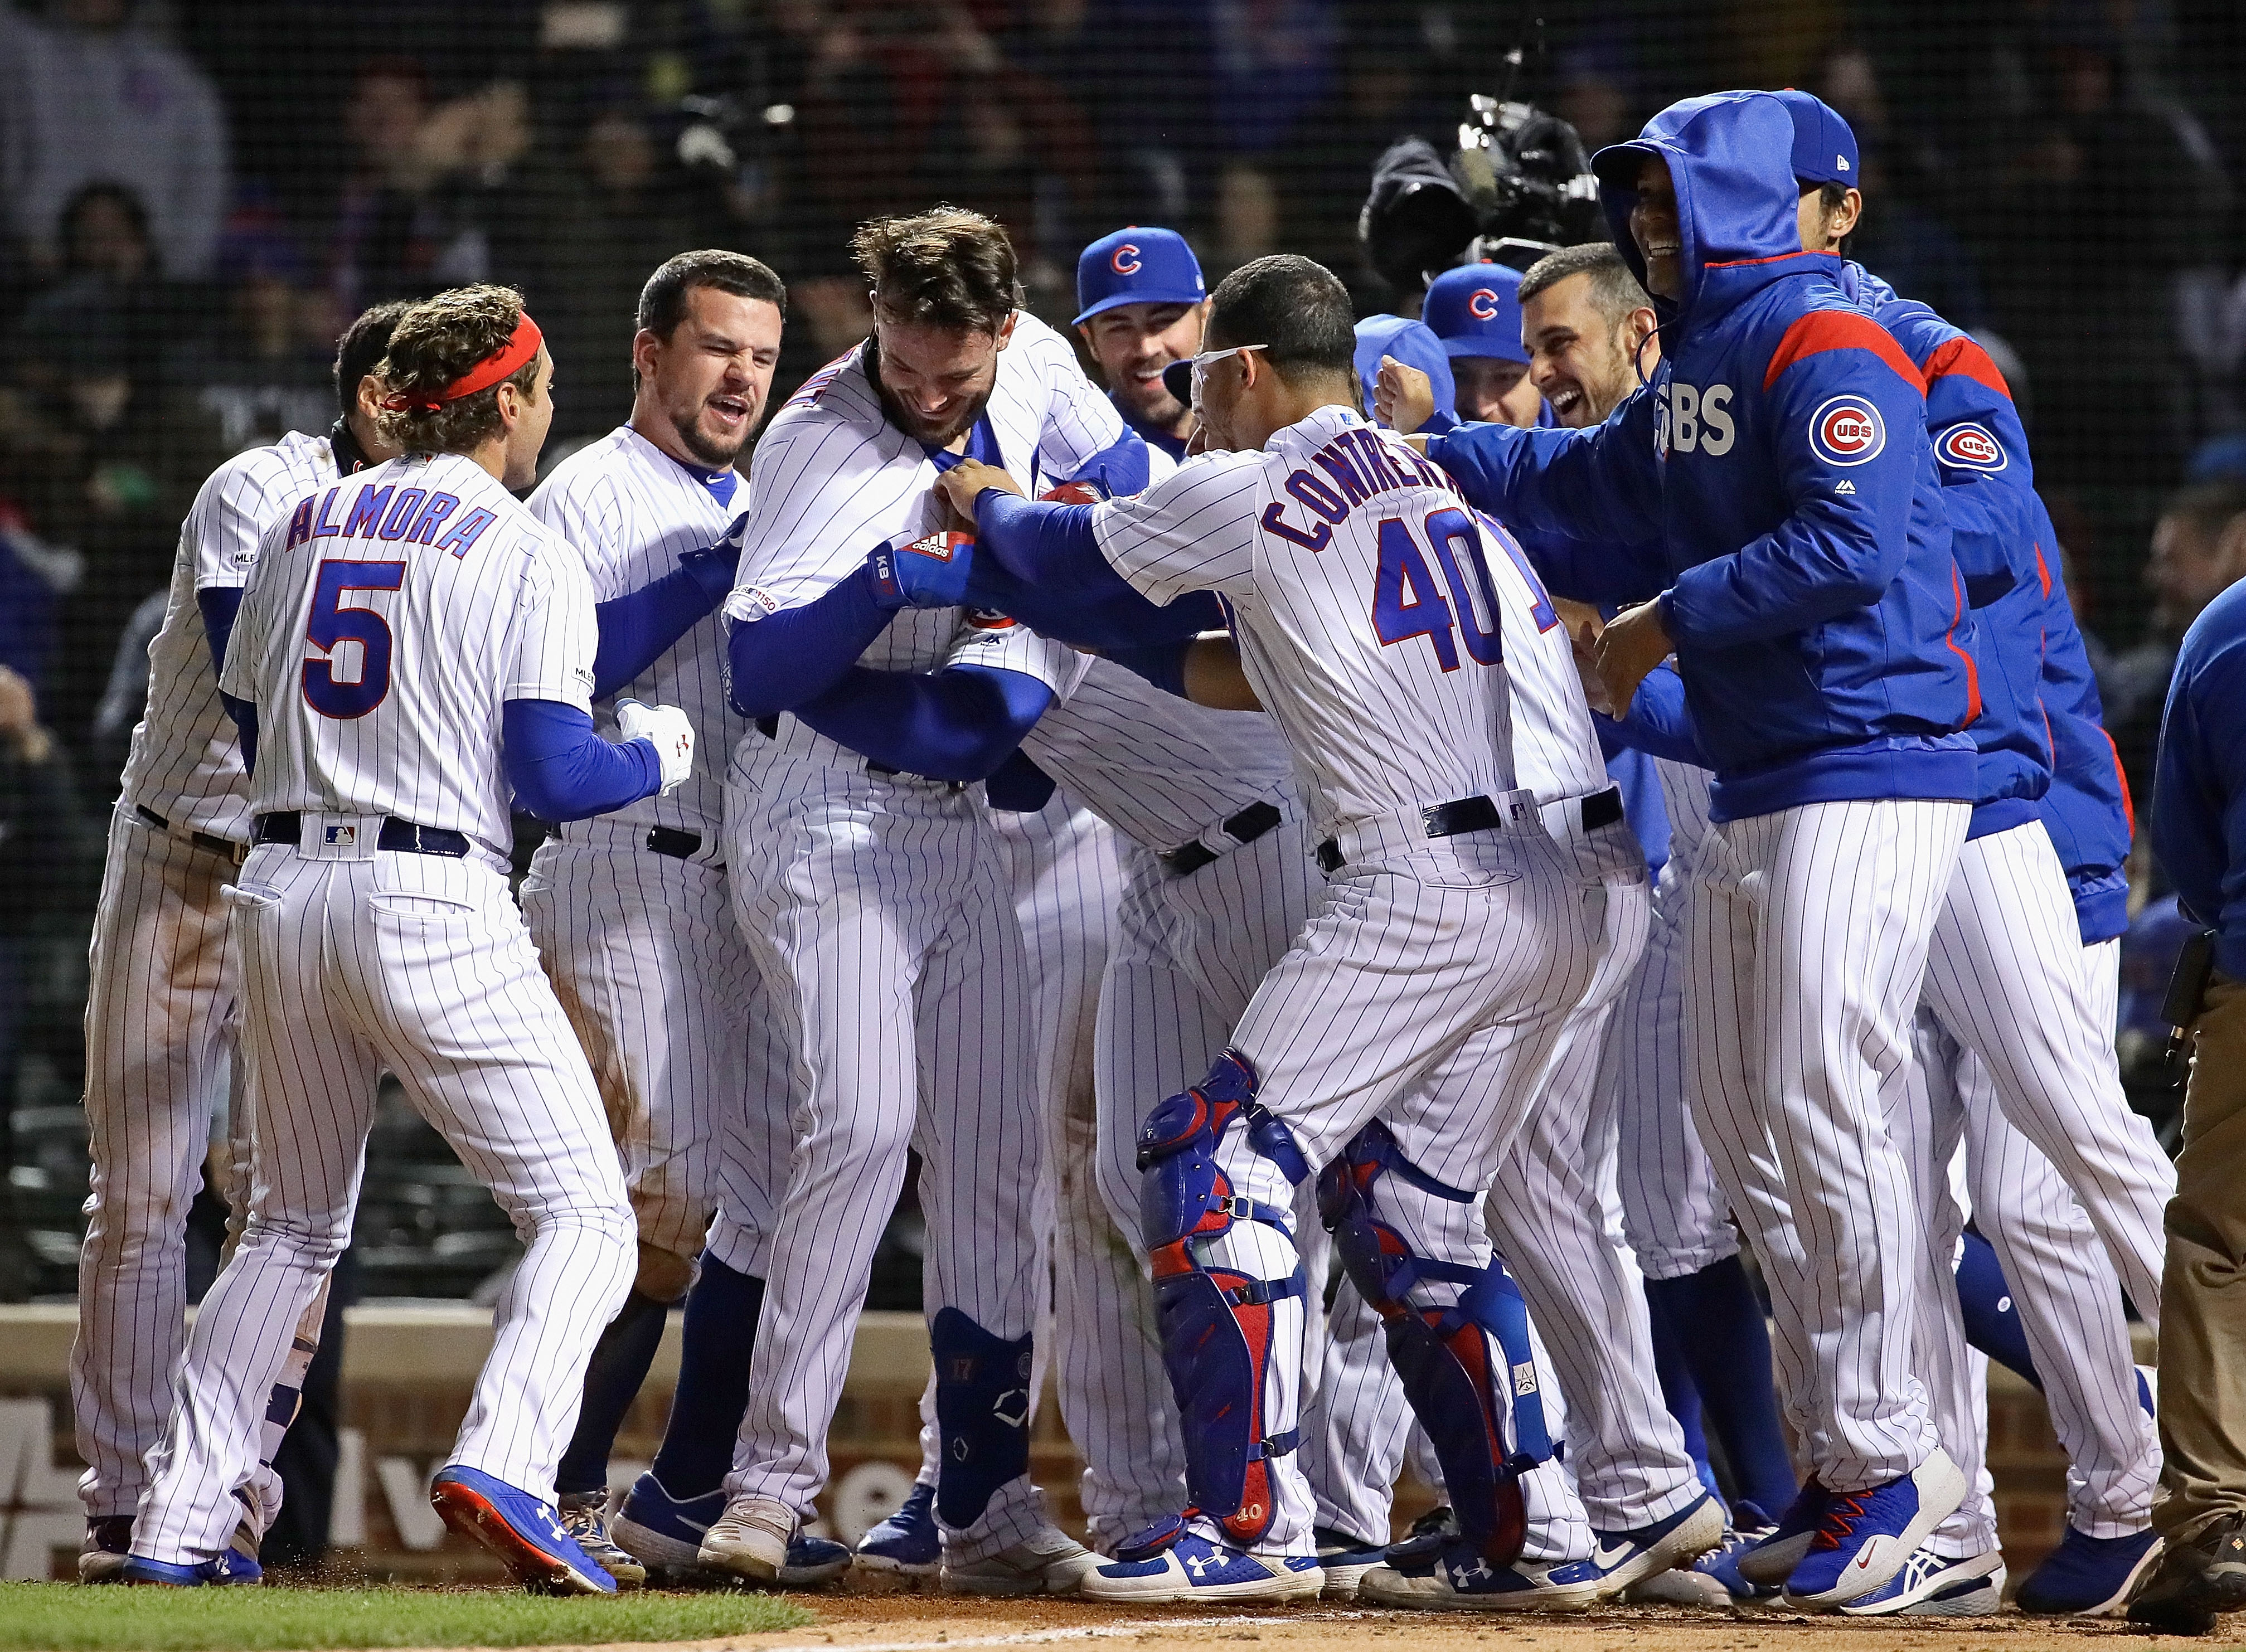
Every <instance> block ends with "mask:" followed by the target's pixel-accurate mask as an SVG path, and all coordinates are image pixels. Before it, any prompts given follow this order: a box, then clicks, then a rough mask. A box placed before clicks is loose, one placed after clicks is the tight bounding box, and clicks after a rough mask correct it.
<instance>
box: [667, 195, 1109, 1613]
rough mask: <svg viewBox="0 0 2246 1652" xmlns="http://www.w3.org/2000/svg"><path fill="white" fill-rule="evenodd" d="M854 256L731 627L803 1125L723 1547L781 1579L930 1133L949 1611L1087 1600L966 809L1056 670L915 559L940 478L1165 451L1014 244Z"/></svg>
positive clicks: (756, 495)
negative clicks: (1017, 274) (920, 586)
mask: <svg viewBox="0 0 2246 1652" xmlns="http://www.w3.org/2000/svg"><path fill="white" fill-rule="evenodd" d="M854 251H855V253H856V255H857V257H858V259H859V262H860V266H861V269H863V270H864V271H865V273H866V275H867V277H868V282H869V283H870V284H871V286H872V288H873V291H874V311H875V328H874V333H873V337H871V338H870V339H868V341H867V343H865V344H863V345H861V346H860V347H859V348H858V349H856V350H852V351H851V352H849V354H847V356H845V357H842V358H841V359H840V360H838V361H836V362H834V363H833V364H830V365H829V366H828V367H827V369H825V370H824V371H821V372H820V373H818V374H816V375H814V376H813V378H812V379H811V380H810V381H809V382H808V383H807V384H806V385H805V386H804V387H803V389H802V390H800V391H798V392H797V394H796V395H795V396H794V397H793V398H791V399H790V401H789V403H788V404H787V405H786V407H784V408H782V409H781V411H780V412H779V416H778V417H777V418H775V419H774V420H773V423H772V429H771V431H770V432H768V433H767V434H766V437H765V438H764V442H763V445H762V446H761V448H760V450H759V461H758V479H757V485H756V486H755V488H754V490H753V496H752V500H751V504H750V515H749V520H748V521H747V523H746V525H745V528H744V532H743V541H742V550H741V561H740V570H739V580H738V585H737V587H736V588H735V590H734V593H733V595H732V597H731V598H729V599H728V602H727V604H726V612H727V614H728V615H729V616H730V617H731V618H732V620H733V621H734V622H735V624H734V628H733V631H732V639H731V642H730V644H729V647H730V653H731V663H732V703H733V705H734V707H735V709H736V710H740V711H741V712H742V713H743V714H744V715H745V716H748V717H752V719H754V720H756V721H757V723H758V724H759V728H758V730H757V731H754V732H752V733H751V734H750V735H749V736H748V737H747V738H745V739H744V740H743V741H742V742H741V744H740V746H739V747H738V750H737V751H736V752H735V756H734V763H733V768H732V772H731V774H730V776H729V781H728V792H727V807H728V820H729V826H728V835H729V837H730V838H731V840H732V843H733V845H734V846H735V850H736V858H735V860H734V862H733V869H734V889H733V897H734V906H735V909H736V911H737V913H738V916H739V918H740V921H741V924H742V927H743V928H744V930H745V933H746V934H747V935H748V936H749V940H750V943H751V947H752V952H753V953H754V954H755V955H756V957H757V961H758V963H759V967H760V969H762V971H763V973H764V975H765V978H766V984H767V987H768V989H769V991H770V992H771V994H772V999H773V1002H774V1003H775V1006H776V1013H777V1015H778V1016H779V1022H780V1024H781V1025H782V1027H783V1028H784V1029H785V1030H786V1036H787V1037H789V1038H790V1039H791V1041H792V1042H793V1044H794V1045H795V1047H796V1048H797V1049H798V1050H799V1051H800V1062H801V1064H802V1068H803V1070H804V1072H805V1075H806V1084H807V1101H806V1103H805V1105H804V1108H803V1110H802V1112H801V1114H800V1117H799V1119H798V1124H797V1130H796V1135H797V1141H798V1146H797V1150H796V1152H795V1154H794V1157H793V1160H792V1162H791V1164H790V1166H789V1171H788V1176H787V1181H786V1192H785V1193H784V1195H783V1196H782V1198H781V1199H780V1200H779V1205H778V1207H777V1212H776V1214H775V1217H774V1223H773V1231H772V1242H771V1246H770V1258H771V1259H770V1263H769V1268H770V1271H769V1273H768V1275H766V1291H765V1297H764V1307H763V1322H762V1325H761V1327H760V1329H759V1335H758V1340H757V1344H756V1349H755V1354H754V1356H753V1360H752V1366H751V1372H750V1382H749V1402H748V1410H747V1412H746V1415H745V1418H744V1420H743V1423H742V1426H741V1431H740V1437H739V1439H738V1444H737V1446H736V1451H735V1455H734V1461H733V1468H732V1473H731V1474H729V1475H728V1476H727V1479H726V1488H727V1491H728V1492H729V1493H730V1500H729V1501H728V1504H727V1506H726V1510H725V1515H724V1517H723V1518H722V1519H719V1520H718V1522H716V1523H715V1524H713V1525H712V1526H711V1527H710V1529H709V1532H708V1533H707V1535H706V1536H705V1538H704V1541H703V1545H702V1548H701V1556H702V1559H703V1561H704V1563H705V1564H707V1565H711V1566H714V1567H720V1568H722V1569H726V1570H732V1571H735V1572H738V1573H739V1574H743V1575H745V1576H748V1577H751V1578H769V1577H771V1576H772V1575H773V1573H774V1571H775V1570H776V1568H777V1567H778V1566H779V1562H780V1560H781V1558H782V1556H783V1553H784V1549H785V1545H786V1541H787V1540H788V1538H789V1537H790V1536H791V1535H793V1533H794V1532H795V1531H796V1529H797V1528H798V1527H799V1526H800V1523H801V1520H802V1519H803V1517H804V1515H805V1514H806V1513H807V1512H808V1511H809V1509H810V1508H811V1506H812V1499H813V1497H814V1496H815V1495H816V1493H817V1492H818V1490H819V1488H820V1485H821V1484H822V1483H823V1481H824V1479H825V1478H826V1469H827V1461H826V1449H825V1438H826V1431H827V1424H828V1422H829V1420H830V1419H831V1417H832V1414H833V1409H834V1402H835V1398H836V1397H837V1395H838V1393H839V1391H840V1390H841V1376H842V1372H843V1369H844V1366H845V1363H847V1358H848V1356H849V1349H850V1345H851V1336H852V1332H853V1330H854V1327H855V1324H856V1322H857V1315H858V1312H859V1309H860V1308H861V1304H862V1302H863V1301H864V1296H865V1291H866V1286H867V1282H868V1268H869V1267H870V1264H871V1261H872V1256H873V1252H874V1247H875V1243H876V1241H878V1239H879V1237H880V1234H881V1227H882V1224H883V1223H884V1222H885V1221H886V1220H887V1219H888V1214H889V1211H890V1208H891V1207H892V1205H893V1204H894V1202H895V1194H896V1189H897V1184H898V1180H899V1178H900V1177H901V1176H902V1173H903V1168H904V1163H905V1152H906V1148H907V1146H908V1144H909V1143H911V1142H914V1141H917V1144H918V1146H920V1148H921V1151H922V1164H923V1166H924V1169H923V1175H922V1207H923V1209H924V1210H925V1211H926V1213H927V1214H928V1219H929V1281H928V1285H929V1288H928V1291H927V1299H928V1311H929V1322H930V1340H931V1343H932V1344H933V1348H934V1352H935V1356H936V1420H937V1426H938V1431H939V1434H940V1435H941V1437H942V1446H943V1466H942V1469H941V1471H940V1472H939V1476H938V1479H937V1485H936V1514H937V1518H938V1520H939V1523H940V1527H941V1532H942V1545H943V1562H942V1565H943V1580H942V1581H943V1586H944V1587H947V1588H951V1589H956V1590H961V1591H968V1592H979V1593H991V1594H1014V1593H1024V1592H1031V1591H1038V1590H1054V1591H1058V1592H1069V1591H1072V1590H1073V1588H1074V1587H1075V1586H1076V1584H1077V1581H1079V1578H1080V1577H1081V1575H1082V1574H1083V1573H1084V1572H1085V1571H1086V1570H1088V1569H1089V1566H1090V1563H1091V1560H1092V1556H1091V1555H1090V1554H1089V1553H1087V1552H1086V1550H1084V1549H1083V1548H1082V1547H1080V1546H1079V1545H1077V1544H1075V1543H1073V1542H1071V1541H1070V1540H1068V1539H1067V1538H1065V1537H1064V1536H1063V1535H1062V1534H1061V1533H1059V1532H1058V1530H1057V1529H1055V1528H1054V1527H1053V1526H1052V1525H1051V1524H1050V1522H1049V1521H1048V1520H1047V1519H1046V1518H1045V1513H1044V1508H1043V1504H1042V1499H1041V1498H1040V1496H1039V1494H1038V1490H1037V1488H1036V1486H1035V1485H1033V1484H1031V1480H1030V1479H1029V1474H1028V1466H1029V1464H1028V1439H1027V1432H1026V1424H1027V1420H1028V1411H1029V1397H1030V1390H1029V1379H1030V1377H1031V1363H1032V1355H1031V1327H1032V1324H1033V1322H1034V1319H1035V1317H1036V1313H1037V1308H1038V1295H1039V1289H1040V1275H1041V1268H1040V1261H1041V1256H1042V1251H1043V1247H1042V1242H1041V1240H1042V1236H1041V1234H1039V1233H1038V1227H1037V1222H1036V1220H1035V1218H1036V1210H1035V1206H1036V1195H1037V1191H1038V1176H1039V1173H1040V1172H1039V1161H1040V1159H1041V1157H1042V1153H1041V1146H1040V1140H1039V1134H1040V1131H1041V1129H1042V1125H1041V1123H1040V1121H1039V1119H1038V1116H1037V1110H1036V1098H1035V1094H1034V1090H1033V1087H1032V1085H1033V1078H1034V1075H1033V1072H1032V1070H1031V1059H1032V1055H1033V1048H1034V1046H1033V1044H1032V1033H1033V1029H1032V1028H1031V1025H1030V1023H1029V1019H1028V1016H1026V1015H1025V1014H1024V1009H1025V1006H1026V1004H1027V1002H1028V990H1027V985H1026V982H1025V980H1024V962H1023V954H1022V945H1021V936H1020V932H1019V929H1018V926H1017V925H1016V924H1015V923H1014V922H1013V921H1012V920H1011V910H1010V908H1011V902H1010V901H1009V900H1008V898H1007V893H1006V880H1005V869H1004V865H1003V862H1002V860H1001V857H1000V854H999V851H998V847H997V840H996V838H995V835H994V834H993V832H992V829H991V826H990V821H989V818H988V815H987V813H986V812H985V811H984V807H983V803H982V802H981V800H980V799H978V798H977V796H975V795H974V794H973V793H972V792H970V791H969V790H968V789H967V783H969V782H970V781H972V780H977V779H980V778H983V777H984V776H986V775H987V774H989V773H990V771H991V770H992V769H994V768H995V767H996V766H997V765H998V763H999V762H1000V761H1001V760H1002V759H1003V758H1004V757H1005V756H1006V755H1007V754H1008V753H1009V752H1011V751H1012V750H1013V749H1014V747H1015V746H1017V745H1018V744H1019V742H1020V739H1021V736H1022V733H1023V731H1024V729H1026V728H1027V727H1028V726H1029V725H1030V724H1031V723H1033V722H1034V721H1035V719H1036V717H1038V714H1039V713H1040V712H1041V711H1042V710H1044V709H1045V705H1046V704H1049V703H1050V700H1051V698H1052V686H1051V685H1052V683H1053V682H1055V681H1056V680H1058V673H1059V671H1060V670H1061V669H1062V667H1063V664H1064V663H1065V656H1066V654H1067V650H1065V649H1061V648H1060V647H1059V645H1058V644H1054V643H1051V642H1045V641H1044V640H1043V639H1040V638H1038V637H1036V636H1034V635H1033V634H1031V633H1030V632H1029V631H1028V630H1027V629H1025V628H1023V627H1019V626H1015V625H1012V624H1011V622H1005V621H1003V620H1000V619H997V618H996V617H995V616H983V617H981V618H976V617H972V616H970V615H966V614H965V613H964V612H963V609H962V608H961V607H960V603H959V597H960V593H958V592H956V591H955V592H954V593H953V594H952V595H950V598H949V602H947V603H945V604H944V605H943V606H942V607H939V608H935V609H933V610H929V611H922V610H920V609H915V610H914V611H912V612H909V613H905V612H902V608H903V607H904V598H903V595H902V593H901V588H900V580H901V578H902V574H901V573H900V564H902V563H905V562H913V563H918V564H922V565H927V566H929V567H933V568H938V569H939V570H940V569H941V568H943V566H945V565H947V558H946V557H945V555H944V554H943V542H942V540H941V537H940V536H939V537H938V540H936V541H935V542H934V544H933V545H932V547H931V549H932V550H933V551H934V552H935V553H936V554H932V555H927V554H901V553H902V550H903V547H907V546H909V545H910V544H911V543H912V542H913V541H915V540H922V538H923V537H924V536H926V535H928V534H930V532H931V530H935V529H938V528H940V527H942V520H941V518H940V517H939V515H938V514H937V511H936V506H935V504H934V502H933V500H932V499H931V496H930V493H929V484H930V483H931V481H932V480H933V479H935V478H936V475H937V474H938V473H939V472H941V471H942V470H943V468H944V467H945V466H951V465H956V464H961V463H966V462H968V457H967V456H968V455H970V454H971V455H981V456H983V457H986V458H990V459H1008V460H1010V461H1011V462H1012V463H1014V464H1017V465H1019V466H1022V467H1023V468H1024V470H1025V471H1027V472H1030V473H1031V475H1033V476H1036V477H1038V478H1039V479H1041V480H1042V479H1046V478H1050V479H1052V480H1055V481H1058V480H1063V479H1069V478H1071V477H1073V476H1076V475H1079V474H1081V473H1084V472H1097V473H1100V474H1103V475H1105V476H1106V477H1107V478H1108V479H1109V480H1110V481H1111V483H1113V484H1114V485H1117V486H1120V487H1123V488H1135V487H1137V486H1140V485H1142V484H1143V481H1144V479H1145V477H1146V474H1147V449H1146V447H1145V445H1144V444H1143V443H1141V442H1140V441H1139V440H1138V438H1135V437H1133V436H1131V435H1129V434H1128V433H1127V432H1126V431H1125V429H1124V427H1123V424H1122V421H1121V420H1120V418H1118V417H1117V416H1116V413H1115V411H1114V408H1113V405H1111V404H1110V403H1109V402H1108V401H1107V400H1106V398H1104V397H1102V396H1100V395H1099V392H1098V391H1096V390H1094V389H1093V388H1092V385H1091V384H1090V383H1089V382H1088V381H1087V380H1086V378H1085V377H1084V376H1083V374H1082V372H1081V371H1079V369H1078V368H1077V366H1076V364H1075V358H1074V356H1073V354H1072V351H1071V350H1069V348H1068V346H1067V345H1066V343H1065V342H1064V341H1063V340H1062V339H1061V338H1060V337H1058V335H1057V334H1055V333H1053V332H1052V330H1051V329H1049V328H1046V327H1045V326H1043V325H1042V324H1041V323H1038V322H1037V321H1035V320H1034V319H1032V318H1031V317H1029V316H1025V315H1023V314H1021V313H1020V312H1019V311H1018V309H1016V308H1015V304H1016V297H1017V295H1016V290H1015V282H1014V268H1015V267H1014V257H1013V250H1012V247H1011V243H1010V242H1009V241H1007V239H1006V237H1005V234H1004V231H1003V230H1002V229H1000V228H998V227H997V225H996V224H994V223H992V222H991V221H989V220H987V219H984V218H983V217H981V216H979V215H978V214H973V213H967V212H962V211H958V210H956V209H950V208H939V209H937V210H936V211H934V212H930V213H926V214H921V215H919V216H917V217H914V218H903V219H884V220H877V221H873V222H871V223H868V224H867V225H865V226H863V227H862V228H861V230H860V232H859V234H858V236H857V237H856V240H855V241H854ZM958 561H959V563H960V565H962V566H963V564H964V561H965V559H964V558H963V557H962V558H960V559H958ZM748 866H753V867H754V873H753V875H749V874H745V873H744V872H743V871H742V867H748Z"/></svg>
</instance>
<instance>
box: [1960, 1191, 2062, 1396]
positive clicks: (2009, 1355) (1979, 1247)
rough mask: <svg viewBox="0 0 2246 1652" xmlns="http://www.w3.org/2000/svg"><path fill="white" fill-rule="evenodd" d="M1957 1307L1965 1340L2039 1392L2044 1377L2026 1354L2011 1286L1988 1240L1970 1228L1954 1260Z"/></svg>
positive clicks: (2018, 1311)
mask: <svg viewBox="0 0 2246 1652" xmlns="http://www.w3.org/2000/svg"><path fill="white" fill-rule="evenodd" d="M1957 1306H1958V1307H1959V1308H1961V1309H1964V1317H1965V1340H1966V1341H1967V1342H1969V1343H1972V1344H1973V1346H1974V1347H1976V1348H1977V1349H1980V1350H1981V1351H1982V1352H1983V1353H1984V1354H1986V1355H1987V1356H1989V1357H1990V1358H1991V1359H1992V1360H1995V1361H1996V1362H1997V1363H1998V1364H1999V1365H2002V1366H2004V1367H2005V1368H2007V1369H2008V1370H2013V1371H2017V1372H2018V1374H2019V1375H2020V1376H2021V1377H2024V1378H2025V1379H2026V1381H2027V1382H2028V1383H2031V1384H2032V1386H2033V1387H2034V1388H2035V1389H2036V1390H2037V1391H2038V1393H2039V1392H2041V1391H2042V1389H2043V1378H2042V1377H2038V1375H2037V1374H2036V1368H2035V1356H2033V1355H2032V1354H2030V1353H2029V1352H2028V1334H2027V1329H2026V1327H2025V1326H2023V1325H2022V1324H2021V1323H2020V1310H2019V1308H2018V1305H2017V1304H2015V1303H2014V1302H2013V1301H2012V1290H2011V1286H2009V1285H2007V1284H2006V1283H2004V1268H2003V1267H2002V1266H2001V1265H2000V1264H1999V1263H1998V1261H1997V1253H1996V1250H1995V1248H1994V1247H1991V1245H1990V1243H1989V1241H1987V1240H1985V1239H1984V1238H1982V1237H1981V1235H1980V1234H1977V1233H1974V1232H1972V1231H1971V1230H1970V1228H1969V1229H1968V1230H1967V1231H1966V1234H1965V1248H1964V1254H1962V1255H1960V1256H1959V1257H1958V1259H1957Z"/></svg>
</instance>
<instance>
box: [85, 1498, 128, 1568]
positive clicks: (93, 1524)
mask: <svg viewBox="0 0 2246 1652" xmlns="http://www.w3.org/2000/svg"><path fill="white" fill-rule="evenodd" d="M132 1549H133V1517H132V1516H131V1515H130V1514H109V1515H105V1516H103V1517H102V1518H101V1519H98V1520H88V1521H87V1522H86V1523H85V1542H84V1543H83V1544H81V1545H80V1546H79V1547H78V1581H79V1582H81V1583H114V1582H116V1581H118V1579H119V1578H120V1577H122V1576H123V1575H124V1574H125V1557H126V1555H127V1554H128V1553H131V1552H132Z"/></svg>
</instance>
